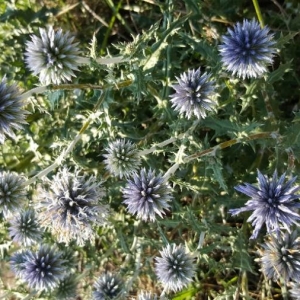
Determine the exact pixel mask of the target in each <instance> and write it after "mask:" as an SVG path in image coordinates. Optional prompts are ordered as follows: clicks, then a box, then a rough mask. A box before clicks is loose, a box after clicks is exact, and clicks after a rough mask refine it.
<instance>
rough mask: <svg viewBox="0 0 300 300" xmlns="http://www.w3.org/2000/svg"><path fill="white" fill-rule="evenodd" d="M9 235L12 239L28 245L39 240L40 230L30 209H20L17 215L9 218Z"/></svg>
mask: <svg viewBox="0 0 300 300" xmlns="http://www.w3.org/2000/svg"><path fill="white" fill-rule="evenodd" d="M10 224H11V225H10V227H9V235H10V237H11V238H13V241H15V242H17V243H19V244H21V245H25V246H30V245H31V244H33V243H35V242H37V241H39V240H41V236H42V231H41V230H40V225H39V223H38V221H37V218H36V216H35V212H34V210H32V209H29V210H24V211H21V212H20V214H19V215H17V216H15V217H14V218H13V219H12V220H10Z"/></svg>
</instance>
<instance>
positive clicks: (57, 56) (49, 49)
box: [25, 26, 80, 84]
mask: <svg viewBox="0 0 300 300" xmlns="http://www.w3.org/2000/svg"><path fill="white" fill-rule="evenodd" d="M31 39H32V40H31V41H29V42H27V43H26V53H25V56H26V63H27V66H28V68H29V69H30V70H31V71H32V72H33V74H34V75H38V76H39V78H40V82H41V83H42V84H51V83H54V84H60V83H61V82H65V81H71V78H72V77H73V76H75V74H74V71H77V70H78V66H79V65H80V57H79V56H78V55H79V54H80V51H79V49H78V47H77V46H78V43H74V42H73V41H74V36H72V35H71V34H70V33H69V32H66V33H63V31H62V29H59V30H57V31H54V29H53V27H51V26H50V27H48V28H47V29H43V28H40V36H36V35H32V36H31Z"/></svg>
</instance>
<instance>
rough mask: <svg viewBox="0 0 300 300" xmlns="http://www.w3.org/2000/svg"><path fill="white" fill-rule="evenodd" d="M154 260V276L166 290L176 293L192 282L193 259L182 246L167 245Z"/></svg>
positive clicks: (193, 271) (193, 272)
mask: <svg viewBox="0 0 300 300" xmlns="http://www.w3.org/2000/svg"><path fill="white" fill-rule="evenodd" d="M160 254H161V257H157V258H156V266H155V269H156V275H157V277H158V278H159V280H160V281H161V282H162V283H163V285H164V286H165V288H166V289H167V290H172V291H178V290H181V289H183V288H184V287H185V286H187V285H188V284H189V283H190V282H192V281H193V280H192V278H193V276H194V274H195V264H194V257H193V256H192V255H191V254H189V253H188V252H187V251H186V249H185V248H184V247H183V246H182V245H179V246H176V245H175V244H172V245H170V244H169V245H168V246H167V247H165V248H163V249H162V251H160Z"/></svg>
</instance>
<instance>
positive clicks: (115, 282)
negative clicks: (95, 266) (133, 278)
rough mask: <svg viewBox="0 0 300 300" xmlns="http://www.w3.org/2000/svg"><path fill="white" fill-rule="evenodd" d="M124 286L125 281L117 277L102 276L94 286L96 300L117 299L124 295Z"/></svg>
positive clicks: (111, 275) (112, 275) (110, 275)
mask: <svg viewBox="0 0 300 300" xmlns="http://www.w3.org/2000/svg"><path fill="white" fill-rule="evenodd" d="M123 284H124V283H123V280H122V279H121V278H120V277H119V276H117V275H114V274H111V273H106V274H104V275H101V276H100V277H99V278H98V279H97V281H96V282H95V284H94V288H95V291H94V292H93V296H94V300H106V299H117V298H118V297H119V296H120V295H121V293H122V290H123Z"/></svg>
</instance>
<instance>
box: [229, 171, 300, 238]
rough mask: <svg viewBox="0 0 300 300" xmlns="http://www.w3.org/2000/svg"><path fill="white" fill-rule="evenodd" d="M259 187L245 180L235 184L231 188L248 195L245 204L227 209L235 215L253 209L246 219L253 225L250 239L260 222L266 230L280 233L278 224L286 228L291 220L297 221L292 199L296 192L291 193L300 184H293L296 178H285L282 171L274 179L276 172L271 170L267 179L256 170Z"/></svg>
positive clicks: (295, 208)
mask: <svg viewBox="0 0 300 300" xmlns="http://www.w3.org/2000/svg"><path fill="white" fill-rule="evenodd" d="M257 174H258V183H259V187H258V188H257V187H255V186H253V185H251V184H249V183H245V184H244V185H238V186H236V187H235V189H236V190H237V191H239V192H241V193H244V194H245V195H247V196H249V197H251V200H249V201H247V202H246V205H245V206H244V207H241V208H237V209H230V210H229V212H230V213H231V214H232V215H238V214H239V213H241V212H244V211H253V213H252V215H251V216H250V217H249V218H248V220H247V221H248V222H251V221H253V222H252V225H253V226H255V228H254V231H253V234H252V236H251V238H256V237H257V235H258V233H259V231H260V229H261V228H262V226H263V225H264V224H266V226H267V231H268V232H269V233H272V232H274V231H275V232H277V233H279V232H280V225H282V226H283V227H284V228H286V229H287V230H289V229H290V226H291V225H292V224H293V223H294V224H297V221H299V220H300V216H299V215H298V213H297V210H298V208H300V203H298V202H296V201H295V200H297V199H298V198H299V197H300V195H297V194H295V193H296V192H297V191H299V190H300V186H293V183H294V182H295V181H296V179H297V177H293V178H292V179H290V180H288V181H287V182H286V183H284V181H285V173H284V174H283V175H282V176H281V177H280V178H279V179H278V176H277V171H275V172H274V174H273V178H272V179H268V178H267V177H265V176H264V175H263V174H262V173H261V172H260V171H257Z"/></svg>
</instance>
